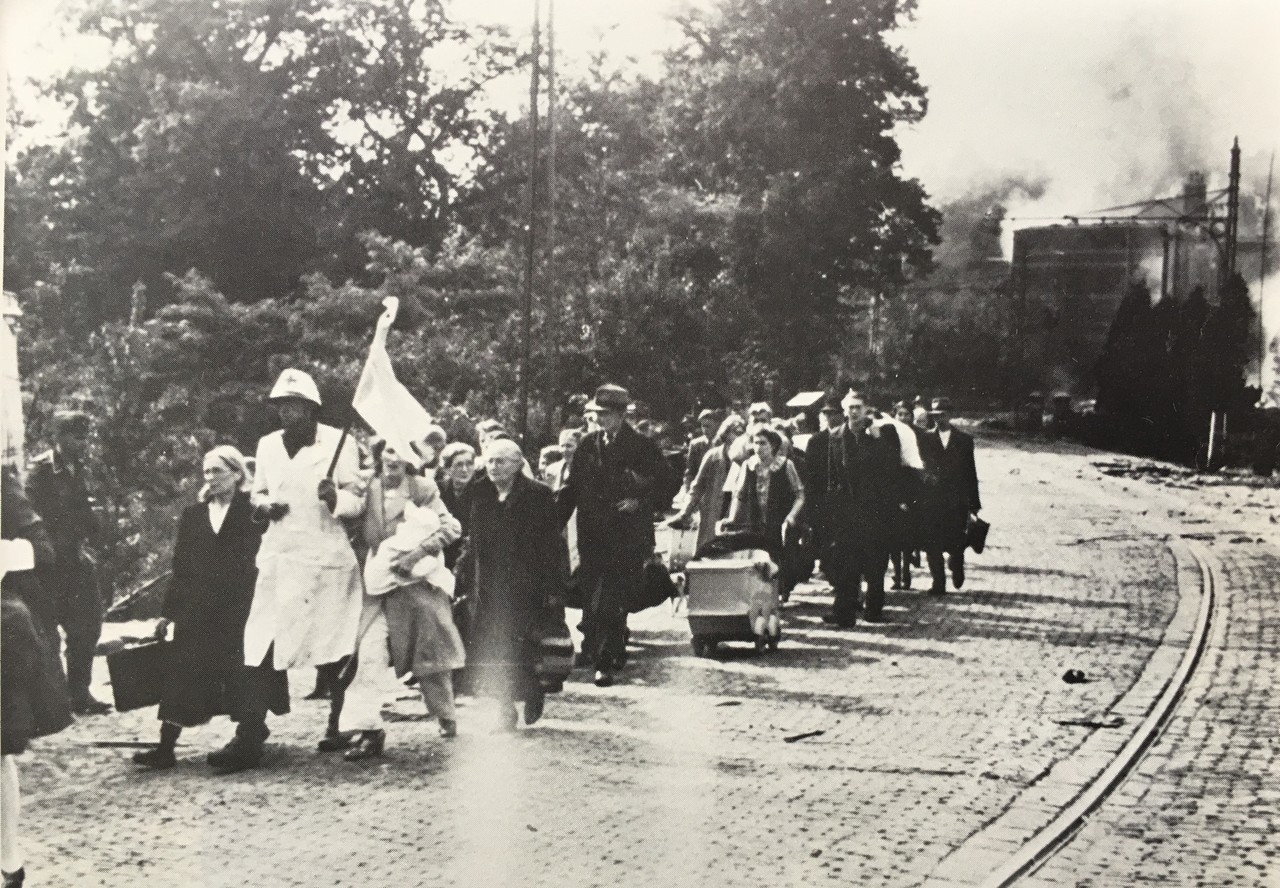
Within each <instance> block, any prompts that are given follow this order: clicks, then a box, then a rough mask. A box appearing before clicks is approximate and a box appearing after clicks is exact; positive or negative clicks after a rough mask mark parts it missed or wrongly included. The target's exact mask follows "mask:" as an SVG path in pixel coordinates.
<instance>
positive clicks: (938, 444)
mask: <svg viewBox="0 0 1280 888" xmlns="http://www.w3.org/2000/svg"><path fill="white" fill-rule="evenodd" d="M929 416H930V418H931V419H932V420H933V425H934V427H933V429H932V430H931V431H928V432H922V433H921V434H920V455H921V457H922V458H923V459H924V463H925V472H926V479H927V480H926V486H925V489H924V496H923V512H924V516H923V517H924V548H925V554H926V555H927V557H928V560H929V573H930V574H931V575H932V577H933V586H932V587H931V588H930V590H929V591H930V592H933V593H934V594H940V593H942V592H945V591H946V588H947V578H946V573H945V571H944V567H943V560H942V556H943V553H946V555H947V560H948V562H949V563H950V567H951V581H952V583H954V584H955V587H956V588H957V589H959V588H960V587H961V586H963V585H964V549H965V534H966V531H967V529H968V526H969V519H970V516H974V517H976V516H977V514H978V512H979V511H980V510H981V509H982V500H981V498H980V497H979V495H978V470H977V467H976V465H975V462H974V457H973V438H972V436H970V435H968V434H966V433H964V432H962V431H960V430H959V429H957V428H955V427H954V426H952V425H951V401H950V400H949V399H948V398H934V399H933V404H932V409H930V411H929Z"/></svg>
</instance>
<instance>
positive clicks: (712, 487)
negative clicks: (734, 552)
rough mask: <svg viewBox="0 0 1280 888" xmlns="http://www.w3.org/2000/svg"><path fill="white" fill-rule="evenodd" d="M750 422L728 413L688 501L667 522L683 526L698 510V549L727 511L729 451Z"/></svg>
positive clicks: (703, 459) (704, 460)
mask: <svg viewBox="0 0 1280 888" xmlns="http://www.w3.org/2000/svg"><path fill="white" fill-rule="evenodd" d="M746 427H747V423H746V420H744V419H743V418H742V417H741V416H739V415H738V414H736V413H731V414H729V416H728V417H726V418H725V420H724V422H722V423H720V428H719V429H718V430H717V431H716V434H715V437H714V438H713V439H712V442H711V449H710V450H708V451H707V452H706V455H705V456H703V457H702V465H701V466H699V467H698V474H697V475H696V476H695V477H694V479H693V484H692V485H691V486H690V487H689V501H688V502H687V503H685V506H684V508H683V509H681V510H680V512H679V514H677V515H676V516H675V517H674V518H672V519H671V520H670V521H669V522H668V523H669V524H671V525H672V526H673V527H680V526H682V525H684V524H685V522H687V521H688V520H689V516H690V515H692V514H693V513H694V512H695V511H696V512H697V513H698V542H697V545H696V548H695V551H696V550H697V549H701V548H702V547H703V545H705V544H706V543H709V542H710V541H711V540H712V538H713V537H715V535H716V524H717V523H718V522H719V521H720V519H721V517H723V515H724V513H725V506H726V504H727V502H728V497H726V496H725V481H726V480H727V479H728V477H729V469H730V467H731V466H732V465H733V460H732V458H731V457H730V456H729V451H730V449H731V448H732V447H733V443H734V442H735V441H737V440H738V438H739V437H740V436H741V435H742V433H743V432H744V431H745V430H746Z"/></svg>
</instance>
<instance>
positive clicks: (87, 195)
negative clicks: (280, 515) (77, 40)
mask: <svg viewBox="0 0 1280 888" xmlns="http://www.w3.org/2000/svg"><path fill="white" fill-rule="evenodd" d="M78 23H79V27H80V28H81V30H83V31H85V32H88V33H92V34H97V35H100V36H101V37H103V38H104V39H105V40H106V41H107V42H108V44H109V45H110V46H111V48H112V56H111V61H110V62H109V63H108V64H107V65H106V66H105V67H104V68H102V69H100V70H93V71H88V70H77V71H73V72H71V73H69V74H67V75H66V76H65V77H63V78H61V79H60V80H59V81H58V82H57V83H56V84H55V85H54V87H53V88H52V90H51V95H52V97H54V98H56V99H58V100H59V101H62V102H63V103H65V104H66V105H67V106H68V107H69V109H70V126H71V128H70V131H69V133H68V134H67V138H66V139H65V141H64V142H63V143H62V144H61V145H59V146H57V147H54V148H51V147H48V146H42V147H37V148H35V149H33V150H31V151H29V152H27V153H26V154H24V155H23V156H22V157H20V158H19V160H18V164H17V170H16V173H15V176H14V177H13V178H12V179H11V180H10V181H11V183H12V186H13V187H16V196H17V199H18V201H19V203H20V205H21V206H23V207H24V208H25V209H27V210H32V209H34V208H37V207H41V208H43V209H42V211H41V212H38V213H34V214H32V215H31V217H30V218H28V219H26V220H24V224H23V226H22V230H23V231H28V232H31V233H32V236H31V237H29V238H25V239H23V238H20V239H19V241H18V242H17V243H16V244H15V245H14V246H15V247H17V248H18V250H17V253H15V255H14V256H13V263H14V267H15V268H18V269H22V268H24V267H25V268H26V269H27V270H28V276H30V274H31V272H30V268H31V266H32V265H35V266H37V267H38V266H39V265H40V262H39V259H40V258H43V256H44V254H46V253H47V254H49V255H48V257H47V258H48V259H49V260H50V261H52V262H61V263H63V264H65V265H68V266H69V265H70V263H71V262H72V260H73V259H74V261H75V263H77V264H78V266H80V267H81V268H83V269H85V270H86V274H85V275H84V280H83V283H82V288H81V290H80V292H78V293H77V294H76V298H77V299H78V300H80V301H81V302H82V303H83V304H84V305H85V306H86V307H87V308H88V312H87V314H88V315H89V316H90V317H92V318H94V319H99V320H100V319H107V318H119V317H122V316H123V315H124V313H125V311H126V310H127V308H128V305H129V300H130V293H131V291H132V288H133V285H134V283H135V282H138V281H141V282H142V283H143V284H144V285H145V286H146V288H147V290H148V291H149V292H150V293H151V294H152V301H153V303H154V304H162V303H163V302H164V301H166V300H167V298H168V296H169V295H170V293H171V290H170V289H169V286H168V284H167V280H168V279H167V278H166V275H169V274H176V275H182V274H184V273H185V272H186V271H187V270H188V269H190V268H196V269H199V270H200V271H201V273H202V274H204V275H206V276H207V277H209V278H210V279H211V280H212V281H213V282H214V283H215V285H216V286H217V288H218V289H219V290H220V291H221V292H224V293H226V294H228V295H229V296H230V297H231V298H232V299H235V300H238V301H254V300H258V299H263V298H269V297H279V296H288V295H297V294H298V293H299V292H301V289H300V288H301V283H300V282H301V280H302V278H303V277H304V276H305V275H307V274H309V273H312V272H316V271H324V272H327V273H328V274H330V275H331V276H334V277H338V278H345V277H348V276H351V275H358V274H359V273H360V272H361V271H362V266H363V261H364V254H363V248H362V247H361V245H360V243H359V240H358V237H359V235H360V234H361V233H362V232H363V231H365V230H368V229H373V230H383V231H385V233H387V234H388V235H390V236H394V237H397V238H399V239H402V240H404V241H405V242H407V243H409V244H411V245H415V246H426V247H428V248H432V249H435V248H438V247H439V245H440V244H441V243H442V241H443V239H444V237H445V236H447V234H448V233H449V230H450V227H451V222H452V212H453V210H452V207H453V204H454V201H455V199H456V194H455V192H456V191H457V189H458V187H459V186H458V171H456V170H450V169H449V168H448V164H447V159H448V158H451V157H465V156H466V155H467V153H468V152H469V151H471V150H473V149H474V148H475V146H476V145H478V144H479V143H480V142H481V141H483V138H484V135H485V133H486V131H487V127H488V125H489V121H488V117H487V115H485V114H483V113H481V112H480V111H478V110H477V108H476V97H477V95H478V93H479V91H480V89H481V87H482V86H483V84H484V83H485V82H487V80H488V79H490V78H492V77H493V76H496V75H497V74H498V73H500V72H501V71H503V70H506V68H507V67H509V65H510V64H511V63H512V62H513V53H512V51H511V49H510V47H508V46H507V45H506V44H505V43H503V42H501V41H500V40H497V39H496V36H495V35H494V34H493V33H492V32H488V31H486V32H481V33H472V32H470V31H468V30H465V29H461V28H458V27H456V26H454V25H452V24H450V23H449V22H448V20H447V19H446V18H445V16H444V13H443V7H442V5H441V2H440V0H344V2H341V3H338V2H335V0H244V2H239V3H226V4H216V3H215V4H209V3H206V2H203V0H125V2H117V0H87V2H85V3H83V4H82V7H81V10H80V15H79V19H78ZM446 52H452V53H454V54H455V55H458V54H461V55H463V56H464V58H465V60H466V61H465V64H463V65H462V66H461V67H460V68H459V69H458V70H460V71H461V75H460V76H456V77H455V76H453V75H446V74H445V73H444V72H445V71H446V70H452V69H446V67H445V66H444V65H442V64H437V63H436V60H437V58H438V57H439V56H440V55H441V54H443V53H446ZM37 232H43V234H42V236H41V238H40V239H37V238H36V237H35V236H34V234H35V233H37ZM45 245H47V248H46V249H44V251H43V253H42V255H41V256H40V257H37V259H36V260H35V261H33V260H32V258H31V256H30V255H29V254H30V253H31V252H35V251H38V250H40V248H41V247H42V246H45ZM6 267H7V268H8V267H10V257H9V256H6ZM46 267H47V266H46ZM45 273H46V274H47V271H46V272H45ZM68 295H70V294H68Z"/></svg>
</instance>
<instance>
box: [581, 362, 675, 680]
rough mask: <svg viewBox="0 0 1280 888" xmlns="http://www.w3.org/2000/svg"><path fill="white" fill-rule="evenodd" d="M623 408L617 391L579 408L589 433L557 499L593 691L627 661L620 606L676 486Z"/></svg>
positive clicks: (606, 390)
mask: <svg viewBox="0 0 1280 888" xmlns="http://www.w3.org/2000/svg"><path fill="white" fill-rule="evenodd" d="M630 403H631V396H630V394H629V393H628V392H627V390H626V389H624V388H622V387H621V386H617V385H602V386H600V388H598V389H596V393H595V397H594V398H593V399H592V401H591V402H590V403H589V404H587V406H586V411H587V413H588V414H589V415H594V416H595V419H596V428H595V429H594V430H593V431H591V432H589V433H588V434H587V435H586V437H584V438H583V439H582V443H581V444H580V445H579V447H578V450H577V452H576V453H575V454H574V457H573V464H572V465H571V466H570V467H569V476H568V478H567V479H566V480H565V486H564V488H563V489H561V490H560V492H559V498H558V499H559V508H560V520H561V523H562V524H564V523H567V522H568V520H569V518H570V516H571V515H572V514H573V513H574V511H575V510H576V511H577V515H578V519H577V521H578V557H579V565H578V575H577V587H578V589H579V590H581V592H582V596H583V599H584V603H585V607H584V609H583V641H582V651H581V656H580V659H581V660H583V661H585V662H589V663H591V664H593V665H594V666H595V670H596V671H595V683H596V685H597V686H599V687H608V686H610V685H612V684H613V681H614V674H615V673H616V672H617V671H618V670H619V669H621V668H622V666H623V664H624V663H625V661H626V655H627V650H626V646H627V606H628V603H629V602H630V601H631V600H632V598H633V597H634V595H635V593H636V591H637V590H638V588H639V586H640V584H641V583H642V582H643V577H644V565H645V562H646V561H647V560H648V559H649V558H650V557H652V555H653V547H654V533H653V516H654V514H655V513H658V512H661V511H663V510H665V509H666V507H667V506H668V504H670V502H671V500H672V498H673V497H674V496H675V493H676V488H677V486H678V485H679V478H678V476H676V474H675V473H674V472H672V471H670V469H669V468H668V466H667V462H666V460H664V459H663V457H662V452H661V451H660V450H659V449H658V445H657V444H655V443H654V442H653V441H652V440H650V439H648V438H645V437H644V436H643V435H641V434H640V433H639V432H637V431H636V430H635V429H634V428H632V426H631V425H630V424H629V423H628V422H627V421H626V420H625V419H624V416H625V414H626V411H627V407H628V405H629V404H630Z"/></svg>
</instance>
